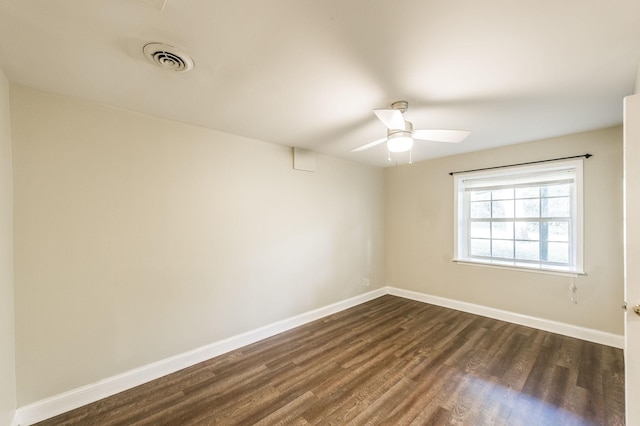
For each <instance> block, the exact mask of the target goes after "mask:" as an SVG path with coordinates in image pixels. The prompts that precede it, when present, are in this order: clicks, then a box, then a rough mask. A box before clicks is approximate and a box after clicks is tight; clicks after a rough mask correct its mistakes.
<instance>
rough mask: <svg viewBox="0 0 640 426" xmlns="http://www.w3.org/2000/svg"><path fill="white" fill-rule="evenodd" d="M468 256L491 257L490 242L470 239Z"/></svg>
mask: <svg viewBox="0 0 640 426" xmlns="http://www.w3.org/2000/svg"><path fill="white" fill-rule="evenodd" d="M469 254H470V255H471V256H486V257H489V256H491V240H479V239H476V238H471V240H470V241H469Z"/></svg>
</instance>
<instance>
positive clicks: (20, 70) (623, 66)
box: [0, 0, 640, 166]
mask: <svg viewBox="0 0 640 426" xmlns="http://www.w3.org/2000/svg"><path fill="white" fill-rule="evenodd" d="M162 3H163V0H55V1H53V0H0V67H2V69H3V70H4V72H5V74H6V75H7V77H8V78H9V80H10V81H11V82H12V83H16V84H21V85H26V86H31V87H34V88H38V89H43V90H47V91H52V92H57V93H61V94H65V95H69V96H74V97H79V98H83V99H89V100H93V101H97V102H101V103H105V104H109V105H114V106H117V107H121V108H126V109H130V110H134V111H139V112H143V113H148V114H153V115H156V116H161V117H166V118H171V119H175V120H179V121H184V122H188V123H193V124H197V125H201V126H205V127H210V128H214V129H219V130H223V131H226V132H229V133H234V134H238V135H242V136H248V137H252V138H257V139H261V140H265V141H269V142H274V143H278V144H283V145H289V146H297V147H303V148H308V149H312V150H315V151H318V152H320V153H324V154H329V155H333V156H338V157H344V158H347V159H351V160H355V161H361V162H366V163H369V164H374V165H380V166H386V165H389V163H388V162H387V152H386V148H385V145H384V144H383V145H380V146H378V147H376V148H372V149H370V150H368V151H364V152H358V153H351V152H350V150H351V149H353V148H355V147H358V146H360V145H364V144H365V143H367V142H370V141H372V140H375V139H379V138H381V137H384V136H385V135H386V130H385V127H384V126H383V125H382V123H380V122H379V121H378V120H377V119H376V117H375V116H374V114H373V113H372V112H371V110H372V109H374V108H386V107H388V106H389V104H390V103H391V102H393V101H396V100H407V101H409V111H408V112H407V113H406V114H405V118H407V119H409V120H410V121H412V122H413V124H414V126H415V127H416V128H451V129H464V130H470V131H472V134H471V136H470V137H469V138H467V139H466V140H465V141H464V142H462V143H460V144H457V145H453V144H438V143H434V142H426V141H418V142H416V145H415V147H414V150H413V160H414V161H419V160H425V159H428V158H434V157H441V156H446V155H452V154H457V153H462V152H470V151H476V150H481V149H486V148H490V147H495V146H501V145H506V144H513V143H520V142H525V141H530V140H535V139H541V138H546V137H552V136H558V135H563V134H568V133H574V132H579V131H584V130H590V129H596V128H602V127H607V126H612V125H615V124H618V123H621V122H622V98H623V97H624V96H626V95H629V94H631V93H632V92H633V85H634V80H635V75H636V67H637V65H638V59H639V58H640V1H638V0H607V1H605V0H535V1H534V0H517V1H514V0H485V1H478V0H393V1H392V0H228V1H222V0H168V1H167V3H166V7H165V8H164V10H163V11H160V9H159V8H158V7H157V6H158V5H160V4H162ZM152 41H158V42H164V43H168V44H172V45H174V46H177V47H179V48H180V49H182V50H184V51H185V52H187V53H189V54H190V55H191V57H192V58H193V59H194V61H195V68H194V70H192V71H190V72H188V73H182V74H180V73H174V72H170V71H166V70H162V69H160V68H157V67H155V66H154V65H152V64H151V63H150V62H148V61H147V60H146V59H145V57H144V56H143V55H142V47H143V46H144V45H145V44H146V43H149V42H152ZM577 154H579V153H577ZM404 155H405V154H398V155H396V157H395V159H396V160H398V161H400V162H406V159H405V158H404V157H403V156H404Z"/></svg>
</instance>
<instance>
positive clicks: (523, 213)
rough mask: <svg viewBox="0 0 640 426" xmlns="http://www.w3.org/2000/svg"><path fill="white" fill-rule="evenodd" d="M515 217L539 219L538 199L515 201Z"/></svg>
mask: <svg viewBox="0 0 640 426" xmlns="http://www.w3.org/2000/svg"><path fill="white" fill-rule="evenodd" d="M516 217H540V199H538V198H534V199H529V200H516Z"/></svg>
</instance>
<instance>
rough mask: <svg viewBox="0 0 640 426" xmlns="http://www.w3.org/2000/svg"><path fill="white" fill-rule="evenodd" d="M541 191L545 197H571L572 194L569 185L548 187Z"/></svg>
mask: <svg viewBox="0 0 640 426" xmlns="http://www.w3.org/2000/svg"><path fill="white" fill-rule="evenodd" d="M540 189H541V192H542V196H543V197H558V196H563V195H565V196H569V195H570V194H571V185H569V184H568V183H565V184H562V185H546V186H543V187H542V188H540Z"/></svg>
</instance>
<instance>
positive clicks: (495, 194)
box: [491, 188, 513, 200]
mask: <svg viewBox="0 0 640 426" xmlns="http://www.w3.org/2000/svg"><path fill="white" fill-rule="evenodd" d="M491 198H492V199H493V200H512V199H513V188H507V189H497V190H495V191H491Z"/></svg>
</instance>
